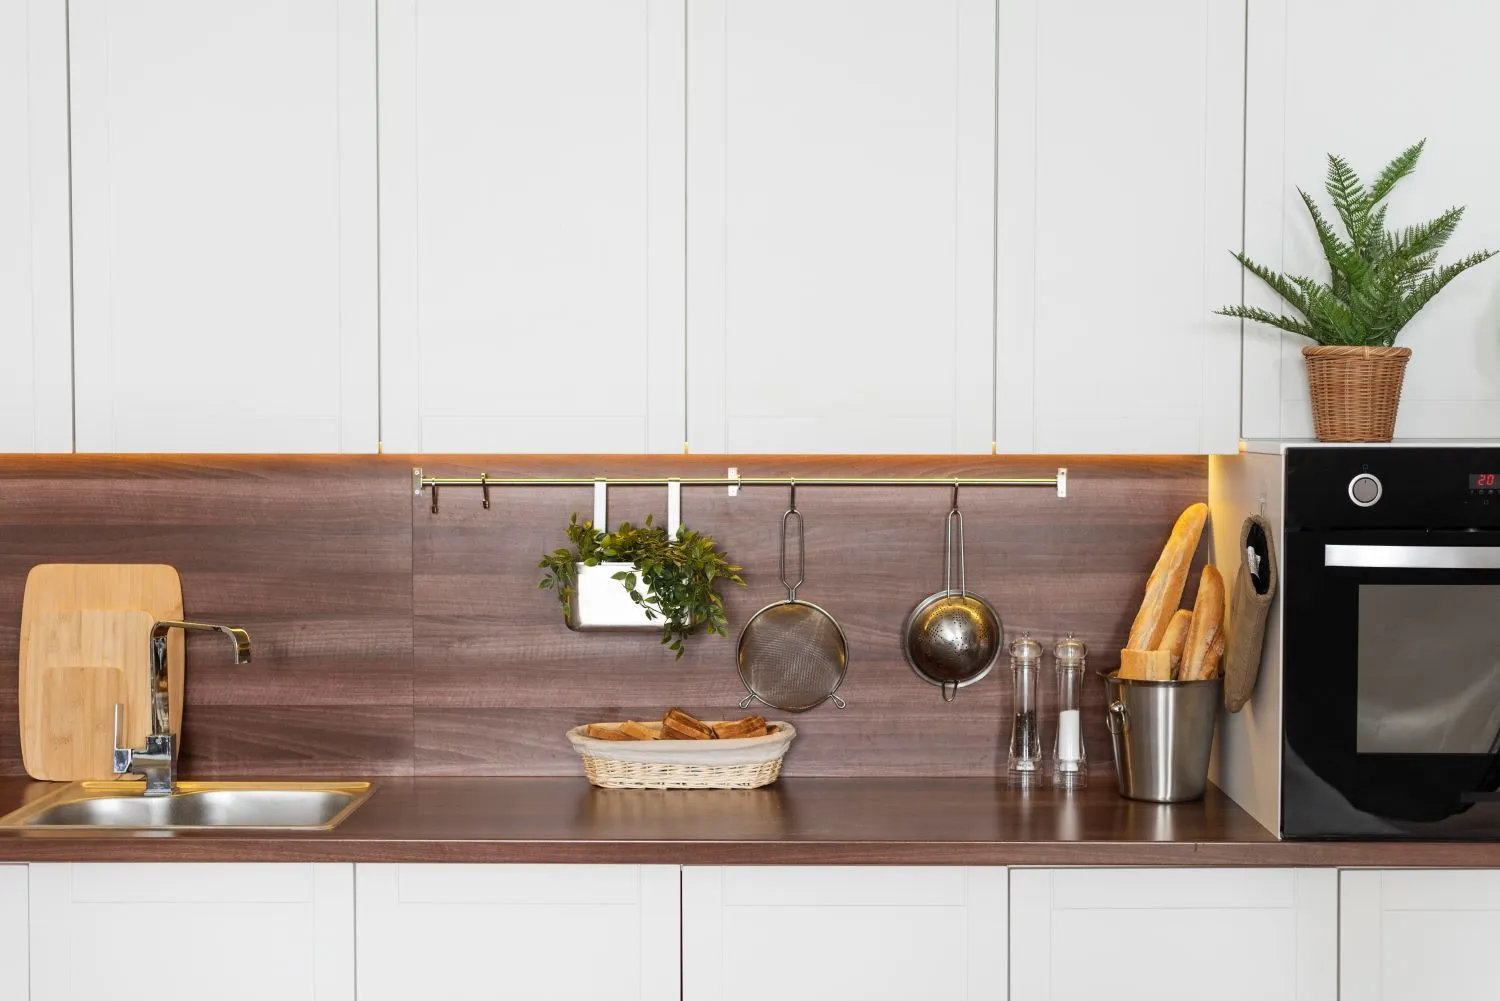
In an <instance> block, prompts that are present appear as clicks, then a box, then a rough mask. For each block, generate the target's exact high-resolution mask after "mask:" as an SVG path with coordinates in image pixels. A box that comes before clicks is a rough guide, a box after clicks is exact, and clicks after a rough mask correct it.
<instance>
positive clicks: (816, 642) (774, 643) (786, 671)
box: [736, 486, 849, 713]
mask: <svg viewBox="0 0 1500 1001" xmlns="http://www.w3.org/2000/svg"><path fill="white" fill-rule="evenodd" d="M794 522H795V524H796V526H797V579H796V580H795V581H790V580H788V579H787V572H786V537H787V527H788V525H790V524H792V523H794ZM806 570H807V545H806V542H805V539H804V535H803V523H802V514H801V512H799V511H798V510H797V488H796V487H795V486H793V487H792V495H791V502H790V504H789V506H788V508H787V512H786V514H784V515H782V516H781V584H782V586H783V587H785V588H786V595H787V596H786V600H785V601H778V602H775V603H774V604H770V605H767V606H766V607H765V608H762V609H761V610H760V611H758V612H756V613H755V614H754V615H753V616H751V618H750V621H749V622H747V623H745V628H744V629H742V630H741V631H740V641H739V647H738V650H737V651H736V660H737V661H738V664H739V672H740V683H741V684H742V685H744V686H745V691H746V692H748V693H749V694H748V695H746V696H745V698H744V699H742V700H741V701H740V708H741V709H748V708H749V707H750V704H751V702H755V701H758V702H762V703H764V704H765V705H768V706H770V707H772V708H773V709H780V710H781V711H783V712H789V713H800V712H806V711H807V710H809V709H812V708H815V707H817V706H820V705H822V704H823V703H824V702H826V701H828V700H829V699H832V700H833V703H834V705H836V706H838V707H839V708H840V709H842V708H844V705H845V703H844V700H843V699H841V698H839V697H838V694H837V692H838V690H839V686H840V685H842V684H843V683H844V675H845V674H847V673H848V671H849V642H848V640H847V639H846V638H845V636H844V631H843V629H841V628H839V624H838V622H837V620H835V619H834V617H833V616H832V615H829V614H828V613H827V612H826V611H824V610H823V609H822V608H819V607H818V606H817V605H814V604H813V603H812V602H809V601H802V600H800V599H799V598H798V597H797V588H799V587H801V586H802V581H803V579H804V577H805V575H806Z"/></svg>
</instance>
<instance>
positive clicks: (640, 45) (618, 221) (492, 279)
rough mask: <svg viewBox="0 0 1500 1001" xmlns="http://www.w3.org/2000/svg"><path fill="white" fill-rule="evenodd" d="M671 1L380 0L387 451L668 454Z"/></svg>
mask: <svg viewBox="0 0 1500 1001" xmlns="http://www.w3.org/2000/svg"><path fill="white" fill-rule="evenodd" d="M684 2H685V0H574V2H570V3H548V2H546V0H421V2H420V3H419V2H418V0H379V6H380V255H381V260H380V295H381V338H382V340H381V356H382V359H383V362H384V364H383V367H382V376H383V381H382V387H381V406H382V417H383V433H384V440H385V445H386V450H387V451H405V452H417V451H423V452H443V451H446V452H680V451H681V449H682V440H683V394H684V386H683V350H684V346H683V345H684V336H685V333H684V320H683V252H684V250H683V247H684V235H683V228H684V225H685V224H684V213H685V205H684V190H683V184H684V181H683V176H684V174H683V170H684V163H683V156H684V154H683V143H684V138H683V115H684V106H685V105H684V102H685V92H684V80H683V72H684V69H683V57H684V51H683V22H684V17H685V9H684Z"/></svg>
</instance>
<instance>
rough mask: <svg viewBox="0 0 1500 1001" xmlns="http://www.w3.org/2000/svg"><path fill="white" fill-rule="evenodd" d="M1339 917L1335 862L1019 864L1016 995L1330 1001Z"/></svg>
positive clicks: (1013, 940)
mask: <svg viewBox="0 0 1500 1001" xmlns="http://www.w3.org/2000/svg"><path fill="white" fill-rule="evenodd" d="M1338 918H1339V915H1338V875H1337V873H1336V872H1335V871H1334V870H1332V869H1259V870H1257V869H1015V870H1012V871H1011V877H1010V926H1011V936H1010V957H1011V959H1010V996H1011V997H1012V998H1016V999H1018V1001H1019V999H1022V998H1024V999H1026V1001H1064V999H1066V1001H1084V999H1091V998H1103V997H1108V998H1112V999H1116V1001H1200V999H1201V998H1204V997H1213V998H1216V999H1220V1001H1335V997H1336V995H1337V991H1338V938H1337V936H1338ZM1435 996H1436V995H1435Z"/></svg>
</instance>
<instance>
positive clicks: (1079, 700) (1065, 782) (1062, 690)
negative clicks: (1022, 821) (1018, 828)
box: [1052, 633, 1089, 792]
mask: <svg viewBox="0 0 1500 1001" xmlns="http://www.w3.org/2000/svg"><path fill="white" fill-rule="evenodd" d="M1088 652H1089V648H1088V647H1087V646H1085V645H1084V643H1083V640H1081V639H1078V638H1077V637H1076V636H1074V635H1073V634H1072V633H1069V634H1068V635H1067V636H1065V637H1063V638H1062V639H1060V640H1058V641H1057V646H1056V647H1054V648H1053V650H1052V657H1053V660H1054V661H1055V662H1056V664H1057V745H1056V747H1054V748H1053V752H1052V785H1053V786H1054V787H1055V788H1057V789H1064V790H1067V791H1069V792H1072V791H1073V790H1074V789H1086V788H1088V784H1089V765H1088V755H1087V754H1085V753H1084V750H1083V727H1082V723H1083V711H1082V710H1083V669H1084V665H1085V664H1086V663H1087V662H1088Z"/></svg>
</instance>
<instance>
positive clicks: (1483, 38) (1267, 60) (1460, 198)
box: [1244, 0, 1500, 439]
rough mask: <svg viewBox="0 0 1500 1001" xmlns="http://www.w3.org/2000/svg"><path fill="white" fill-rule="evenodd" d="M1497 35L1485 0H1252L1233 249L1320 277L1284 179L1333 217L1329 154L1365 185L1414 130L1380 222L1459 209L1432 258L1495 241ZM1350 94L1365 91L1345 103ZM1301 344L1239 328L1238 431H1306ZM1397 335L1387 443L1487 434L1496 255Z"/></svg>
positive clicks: (1490, 433) (1494, 426)
mask: <svg viewBox="0 0 1500 1001" xmlns="http://www.w3.org/2000/svg"><path fill="white" fill-rule="evenodd" d="M1497 33H1500V4H1493V3H1482V2H1475V0H1431V2H1428V3H1424V4H1421V5H1419V6H1413V5H1412V4H1410V3H1406V2H1403V0H1367V2H1364V3H1361V4H1359V5H1358V8H1357V10H1356V9H1355V8H1354V7H1351V6H1350V5H1349V4H1348V3H1347V2H1345V0H1255V2H1254V3H1253V4H1251V7H1250V40H1249V53H1250V62H1249V68H1248V84H1249V90H1248V99H1247V103H1246V127H1245V138H1246V152H1247V156H1246V174H1245V252H1246V253H1247V254H1248V255H1249V256H1250V257H1251V258H1252V259H1253V260H1256V261H1258V262H1259V263H1261V264H1265V265H1267V266H1268V267H1271V268H1273V269H1275V270H1278V271H1290V272H1292V273H1295V274H1305V275H1311V276H1313V277H1316V278H1318V279H1319V280H1325V281H1326V280H1327V276H1328V270H1327V264H1326V263H1325V262H1324V258H1323V255H1322V252H1321V250H1320V249H1319V247H1318V243H1317V238H1316V236H1315V234H1314V232H1313V228H1312V224H1311V222H1309V220H1308V216H1307V209H1306V208H1305V207H1304V206H1303V204H1302V201H1301V199H1300V198H1299V197H1298V196H1297V188H1298V187H1301V188H1303V189H1304V190H1306V191H1307V192H1308V193H1309V194H1310V195H1312V196H1313V197H1314V198H1316V199H1317V200H1318V202H1319V203H1320V204H1321V205H1323V206H1324V209H1325V212H1326V213H1327V214H1328V216H1329V218H1330V219H1333V218H1335V217H1334V216H1333V213H1332V212H1331V210H1330V209H1329V205H1328V200H1327V196H1326V195H1325V194H1324V193H1323V179H1324V175H1325V174H1326V172H1327V155H1328V154H1329V153H1336V154H1339V155H1341V156H1344V157H1345V158H1347V159H1348V160H1349V162H1350V164H1351V165H1352V166H1353V167H1354V168H1355V169H1356V170H1357V171H1359V173H1360V176H1362V177H1364V178H1367V179H1368V178H1369V177H1370V176H1371V175H1373V174H1375V173H1376V172H1377V171H1379V170H1380V168H1381V167H1383V166H1385V164H1386V163H1387V162H1389V161H1390V160H1391V158H1392V157H1394V156H1395V155H1396V154H1397V153H1399V152H1401V150H1402V149H1404V148H1405V147H1407V146H1409V145H1410V144H1412V143H1414V142H1416V141H1417V140H1419V139H1422V138H1423V137H1426V139H1427V149H1426V151H1425V152H1424V154H1423V156H1422V162H1421V164H1420V165H1419V166H1418V167H1417V171H1416V173H1415V174H1414V175H1412V176H1411V177H1409V178H1407V179H1406V180H1403V181H1402V182H1401V183H1400V184H1399V185H1398V186H1397V188H1396V191H1395V193H1394V194H1393V195H1392V196H1391V198H1390V220H1389V223H1388V225H1389V226H1391V227H1392V228H1400V227H1404V226H1407V225H1413V224H1416V223H1421V222H1426V221H1427V220H1429V219H1431V218H1433V217H1434V216H1436V215H1438V214H1439V213H1441V212H1443V211H1444V210H1446V209H1447V208H1449V207H1450V206H1453V205H1464V206H1467V208H1468V211H1467V213H1466V214H1465V216H1464V219H1463V221H1462V222H1461V223H1460V224H1459V226H1458V232H1457V233H1456V234H1455V235H1454V237H1453V239H1452V240H1451V241H1449V245H1448V248H1447V249H1446V250H1445V251H1444V252H1443V255H1442V257H1441V261H1442V262H1443V263H1447V262H1448V261H1451V260H1455V259H1457V258H1459V257H1461V256H1464V255H1467V254H1469V253H1471V252H1473V251H1475V250H1479V249H1482V248H1489V249H1492V250H1493V249H1500V186H1497V185H1496V183H1495V178H1496V177H1500V141H1497V140H1496V136H1495V128H1494V126H1493V124H1492V122H1491V116H1490V113H1489V111H1490V104H1491V100H1492V96H1493V95H1494V94H1495V93H1497V91H1500V62H1497V61H1496V59H1495V57H1494V40H1495V38H1496V36H1497ZM1372 75H1375V76H1382V75H1383V76H1391V77H1393V78H1399V80H1400V83H1399V84H1398V85H1393V86H1389V87H1378V88H1377V90H1378V92H1379V93H1378V96H1375V94H1374V92H1373V91H1368V88H1367V87H1366V85H1367V84H1368V82H1369V81H1370V80H1371V77H1372ZM1351 88H1353V90H1351ZM1362 89H1364V90H1365V91H1366V92H1367V93H1368V95H1369V99H1354V98H1352V96H1351V95H1353V94H1354V93H1355V92H1356V91H1360V90H1362ZM1346 98H1350V99H1346ZM1335 225H1337V222H1335ZM1245 290H1246V301H1248V302H1250V303H1252V304H1256V305H1262V306H1266V307H1267V308H1273V309H1274V308H1279V305H1280V304H1279V302H1278V300H1277V299H1276V297H1275V296H1274V294H1272V293H1270V292H1268V291H1267V290H1266V289H1265V288H1264V286H1262V285H1261V283H1260V282H1259V281H1258V280H1257V279H1255V278H1253V277H1248V276H1247V278H1246V283H1245ZM1308 343H1309V342H1307V341H1306V340H1304V339H1303V338H1301V337H1297V336H1296V335H1293V334H1283V333H1281V332H1280V331H1277V330H1273V329H1271V328H1267V327H1263V326H1261V325H1259V324H1248V323H1247V324H1246V325H1245V370H1244V379H1245V381H1244V400H1245V402H1244V407H1245V414H1244V430H1245V437H1247V438H1269V439H1277V438H1293V439H1296V438H1311V437H1312V435H1313V428H1312V412H1311V410H1310V408H1309V405H1308V394H1307V373H1306V368H1305V366H1304V364H1303V361H1302V354H1301V352H1302V348H1303V347H1304V346H1305V345H1306V344H1308ZM1397 343H1398V344H1399V345H1401V346H1404V347H1409V348H1411V349H1412V357H1411V362H1410V363H1409V364H1408V365H1407V368H1406V384H1405V387H1404V389H1403V392H1402V399H1401V410H1400V412H1399V414H1398V416H1397V420H1396V437H1397V438H1496V437H1500V260H1495V261H1490V262H1488V263H1486V264H1482V265H1480V266H1479V267H1477V268H1475V269H1474V270H1473V271H1470V272H1468V273H1466V274H1464V275H1462V276H1460V277H1459V278H1458V279H1456V280H1455V281H1454V282H1453V284H1452V285H1450V286H1448V288H1447V289H1445V290H1444V291H1443V292H1442V293H1441V294H1440V295H1439V296H1438V297H1437V298H1436V299H1434V300H1433V301H1432V303H1431V304H1430V305H1429V306H1427V308H1426V309H1424V310H1423V311H1422V312H1421V313H1419V314H1418V315H1417V317H1416V318H1415V319H1414V320H1412V321H1411V323H1410V324H1408V325H1407V327H1406V328H1405V330H1404V331H1403V332H1402V335H1401V337H1400V339H1399V340H1398V341H1397Z"/></svg>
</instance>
